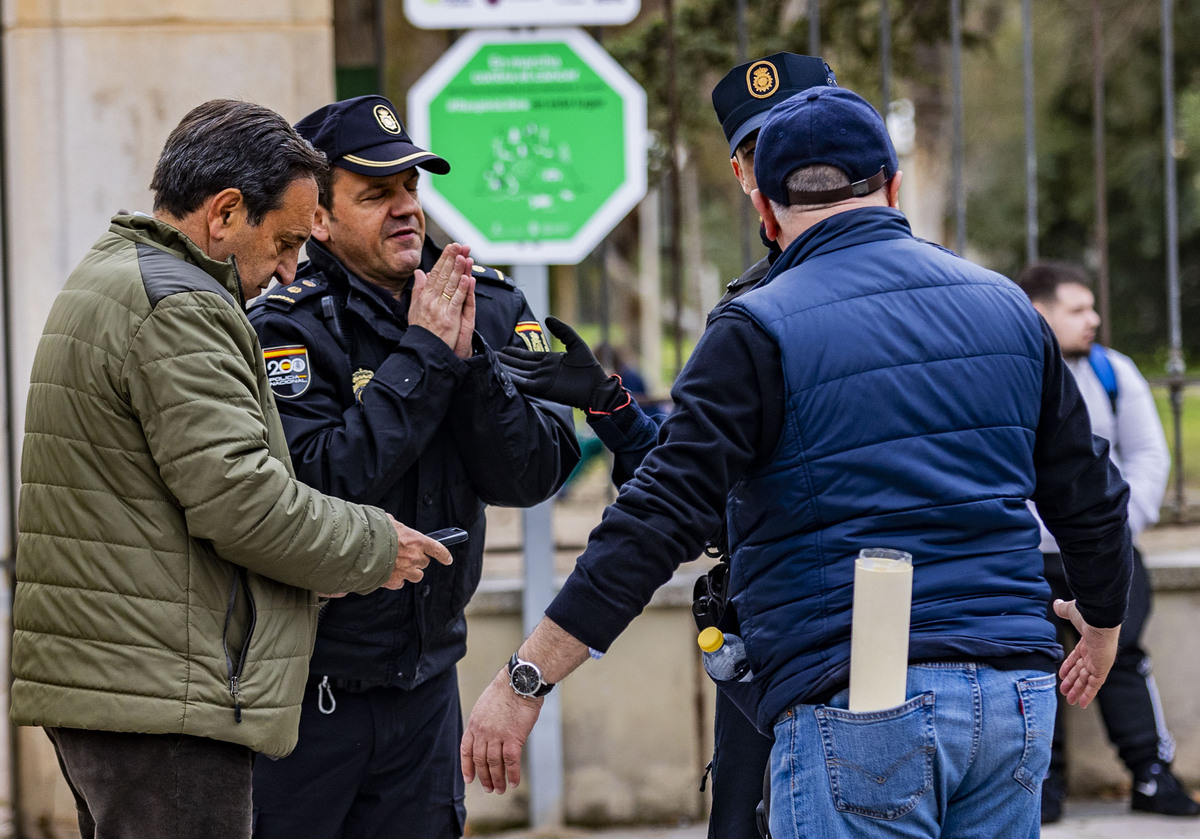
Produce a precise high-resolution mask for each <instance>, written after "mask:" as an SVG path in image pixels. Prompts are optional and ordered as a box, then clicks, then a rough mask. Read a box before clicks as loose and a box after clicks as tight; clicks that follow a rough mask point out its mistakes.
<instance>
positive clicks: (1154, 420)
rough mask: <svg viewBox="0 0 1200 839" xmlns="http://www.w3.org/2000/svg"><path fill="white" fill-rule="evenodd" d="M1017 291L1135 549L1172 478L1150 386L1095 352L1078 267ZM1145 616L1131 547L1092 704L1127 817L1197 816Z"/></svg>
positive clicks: (1107, 354)
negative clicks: (1114, 758)
mask: <svg viewBox="0 0 1200 839" xmlns="http://www.w3.org/2000/svg"><path fill="white" fill-rule="evenodd" d="M1017 285H1019V286H1021V288H1022V290H1023V291H1024V292H1025V293H1026V294H1027V295H1028V296H1029V299H1030V300H1031V301H1033V306H1034V308H1035V309H1037V310H1038V311H1039V312H1041V314H1042V316H1043V317H1044V318H1045V319H1046V322H1047V323H1048V324H1050V328H1051V329H1053V330H1054V336H1055V337H1056V338H1057V339H1058V345H1059V347H1060V348H1061V349H1062V353H1063V357H1064V358H1065V359H1066V364H1067V369H1068V370H1070V371H1071V373H1072V374H1073V375H1074V377H1075V381H1076V383H1077V384H1078V385H1079V390H1080V392H1081V393H1082V394H1083V399H1084V402H1085V403H1086V404H1087V408H1088V414H1089V415H1090V416H1091V421H1092V431H1093V432H1094V433H1095V434H1097V435H1099V436H1100V437H1103V438H1104V439H1105V440H1107V441H1108V445H1109V450H1108V451H1109V456H1110V457H1111V458H1112V461H1113V463H1115V464H1116V465H1117V468H1119V469H1120V470H1121V476H1122V477H1123V478H1124V479H1125V480H1126V481H1127V482H1128V484H1129V529H1130V531H1131V532H1132V534H1133V537H1134V538H1135V539H1136V538H1137V536H1138V534H1139V533H1141V532H1142V530H1144V529H1145V528H1146V527H1148V526H1150V525H1152V524H1154V523H1155V522H1156V521H1158V511H1159V507H1160V506H1161V505H1162V499H1163V493H1164V492H1165V491H1166V488H1167V478H1168V476H1169V475H1170V472H1171V455H1170V452H1169V451H1168V450H1167V440H1166V437H1165V435H1164V434H1163V428H1162V421H1161V420H1159V418H1158V410H1157V409H1156V408H1155V405H1154V397H1153V395H1151V393H1150V386H1149V384H1147V383H1146V380H1145V379H1144V378H1143V377H1142V374H1141V373H1140V372H1138V369H1137V367H1136V366H1135V365H1134V363H1133V362H1132V361H1130V360H1129V358H1127V357H1126V356H1124V355H1121V354H1120V353H1118V352H1116V351H1114V350H1111V349H1109V348H1108V347H1102V346H1100V345H1099V344H1097V343H1095V340H1096V329H1097V327H1099V325H1100V316H1099V315H1098V314H1096V310H1095V308H1094V306H1095V301H1096V298H1095V296H1094V295H1093V294H1092V289H1091V278H1090V277H1088V275H1087V272H1085V271H1084V270H1083V268H1082V267H1080V266H1078V265H1074V264H1071V263H1067V262H1038V263H1034V264H1033V265H1030V266H1029V267H1027V268H1026V269H1025V270H1024V271H1022V272H1021V274H1020V276H1018V277H1017ZM1041 549H1042V553H1043V554H1044V556H1045V562H1046V571H1045V573H1046V579H1047V580H1048V581H1049V583H1050V591H1051V595H1052V596H1053V597H1064V596H1065V594H1064V592H1066V591H1068V589H1067V580H1066V576H1065V574H1064V573H1063V561H1062V556H1061V555H1060V553H1059V550H1058V545H1057V544H1056V543H1055V541H1054V537H1053V536H1052V535H1051V534H1050V533H1049V531H1047V530H1046V528H1045V527H1043V528H1042V544H1041ZM1149 616H1150V577H1149V575H1148V574H1147V573H1146V566H1145V564H1144V563H1143V562H1142V555H1141V552H1139V551H1138V550H1137V548H1136V547H1135V548H1134V552H1133V584H1132V586H1131V587H1130V591H1129V611H1128V613H1127V614H1126V615H1125V622H1124V623H1123V624H1122V625H1121V638H1120V641H1119V642H1118V646H1117V659H1116V661H1115V662H1114V663H1113V668H1112V671H1111V672H1110V673H1109V674H1108V682H1107V683H1106V684H1105V685H1104V690H1102V691H1100V693H1099V695H1098V696H1097V697H1096V702H1097V704H1098V705H1099V706H1100V715H1101V718H1102V719H1103V720H1104V728H1105V730H1106V731H1107V732H1108V739H1109V740H1110V741H1111V742H1112V743H1113V745H1115V746H1116V747H1117V753H1118V754H1119V755H1120V757H1121V761H1122V762H1123V763H1124V764H1125V766H1126V767H1128V769H1129V771H1130V773H1131V774H1132V775H1133V798H1132V802H1131V803H1132V807H1133V809H1134V810H1142V811H1145V812H1148V813H1160V814H1162V815H1167V816H1200V804H1197V803H1196V801H1195V800H1193V799H1192V798H1191V797H1190V796H1189V795H1188V794H1187V791H1186V790H1185V789H1184V788H1183V785H1182V784H1180V782H1179V780H1178V779H1177V778H1176V777H1175V775H1174V774H1173V773H1172V772H1171V761H1172V760H1174V758H1175V740H1174V738H1173V737H1171V732H1170V731H1169V730H1168V729H1167V722H1166V720H1165V719H1164V717H1163V712H1162V701H1161V700H1160V698H1159V695H1158V688H1157V686H1156V685H1155V683H1154V676H1153V675H1152V674H1151V669H1152V668H1151V663H1150V656H1149V655H1148V654H1147V653H1146V651H1145V649H1144V648H1143V647H1142V640H1141V636H1142V630H1143V629H1144V628H1145V625H1146V619H1147V618H1149ZM1062 629H1063V630H1064V631H1066V630H1068V629H1069V626H1068V625H1063V626H1062ZM1063 741H1064V735H1063V724H1062V717H1061V716H1060V717H1059V724H1058V725H1056V726H1055V728H1054V750H1053V752H1052V753H1051V759H1050V772H1049V774H1048V775H1047V776H1046V780H1045V781H1044V782H1043V784H1042V824H1053V823H1054V822H1057V821H1058V820H1059V819H1061V818H1062V810H1063V800H1064V799H1065V797H1066V763H1067V760H1066V753H1065V748H1064V742H1063Z"/></svg>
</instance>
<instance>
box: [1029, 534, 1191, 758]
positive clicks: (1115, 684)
mask: <svg viewBox="0 0 1200 839" xmlns="http://www.w3.org/2000/svg"><path fill="white" fill-rule="evenodd" d="M1045 575H1046V580H1047V582H1049V583H1050V591H1051V593H1052V596H1053V597H1056V598H1061V599H1063V600H1070V599H1071V597H1072V595H1071V592H1070V589H1068V588H1067V580H1066V576H1065V575H1064V573H1063V564H1062V557H1061V556H1060V555H1059V554H1046V555H1045ZM1148 617H1150V577H1149V575H1148V574H1147V573H1146V566H1145V564H1144V563H1143V562H1142V555H1141V553H1140V552H1138V551H1137V550H1136V549H1135V550H1134V552H1133V582H1132V583H1131V584H1130V587H1129V610H1128V611H1127V612H1126V613H1125V621H1124V622H1123V623H1122V624H1121V636H1120V639H1119V640H1118V642H1117V658H1116V661H1115V662H1114V663H1113V667H1112V670H1111V671H1110V672H1109V674H1108V681H1106V682H1105V683H1104V687H1102V688H1101V689H1100V693H1099V694H1097V696H1096V704H1097V705H1098V706H1099V707H1100V716H1101V717H1102V718H1103V720H1104V728H1105V730H1106V731H1107V732H1108V739H1109V742H1111V743H1112V744H1113V745H1114V746H1116V747H1117V753H1118V754H1119V755H1120V758H1121V761H1122V762H1123V763H1124V764H1125V766H1126V767H1128V768H1129V771H1130V772H1132V773H1133V774H1134V775H1135V776H1136V775H1138V774H1140V773H1141V772H1142V771H1144V770H1145V769H1146V768H1147V767H1148V766H1149V765H1150V764H1152V763H1154V762H1155V761H1161V762H1163V763H1170V762H1171V761H1172V760H1173V759H1174V757H1175V742H1174V740H1173V739H1172V738H1171V733H1170V732H1169V731H1168V730H1167V726H1166V721H1165V720H1164V719H1163V717H1162V712H1161V708H1162V705H1161V703H1160V702H1159V698H1158V689H1157V688H1156V687H1155V684H1154V679H1153V677H1152V676H1151V675H1150V656H1148V655H1147V654H1146V651H1145V650H1144V649H1142V629H1143V628H1144V627H1145V625H1146V619H1147V618H1148ZM1050 618H1051V620H1053V621H1054V622H1055V623H1056V624H1057V625H1058V627H1059V636H1060V638H1061V639H1063V641H1064V645H1067V644H1068V643H1071V642H1073V641H1074V640H1075V637H1076V636H1075V632H1074V628H1073V627H1071V626H1070V624H1069V623H1067V622H1066V621H1063V620H1061V619H1060V618H1058V617H1057V616H1056V615H1055V614H1054V610H1053V608H1051V609H1050ZM1058 701H1059V707H1058V720H1059V721H1060V722H1059V724H1057V725H1055V728H1054V744H1053V746H1054V747H1053V751H1052V753H1051V758H1050V771H1051V772H1052V773H1055V772H1057V773H1059V774H1060V775H1062V774H1064V773H1065V769H1066V755H1065V749H1064V739H1065V738H1064V734H1063V726H1062V724H1061V720H1062V719H1063V716H1064V709H1065V707H1066V700H1065V699H1064V697H1063V696H1062V695H1061V694H1059V697H1058Z"/></svg>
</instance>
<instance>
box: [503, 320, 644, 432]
mask: <svg viewBox="0 0 1200 839" xmlns="http://www.w3.org/2000/svg"><path fill="white" fill-rule="evenodd" d="M546 327H547V328H548V329H549V330H550V333H551V334H552V335H554V337H555V338H557V339H558V340H560V341H562V342H563V345H564V346H566V348H567V351H566V352H531V351H530V350H526V349H520V348H517V347H505V348H504V349H502V350H500V351H499V352H497V353H496V360H497V361H499V362H500V366H501V367H503V368H504V370H505V372H507V373H508V375H509V376H511V377H512V380H513V384H515V385H516V386H517V389H518V390H520V391H521V392H522V393H524V394H527V395H529V396H537V397H540V398H542V399H548V400H549V401H551V402H557V403H558V404H560V405H570V406H572V407H574V408H579V409H580V410H583V411H588V410H590V411H592V412H594V413H608V412H610V411H613V410H615V409H616V408H619V407H621V405H622V404H623V403H624V402H625V401H626V400H627V398H628V397H627V395H626V393H625V389H624V388H623V387H621V379H620V377H618V376H610V375H608V374H607V373H605V372H604V368H603V367H601V366H600V362H599V361H597V360H596V356H594V355H593V354H592V350H591V348H590V347H588V345H587V343H586V342H585V341H584V340H583V339H582V338H580V337H579V336H578V335H577V334H576V333H575V330H574V329H572V328H571V327H569V326H567V325H566V324H565V323H563V322H562V321H561V320H559V319H558V318H554V317H548V318H546Z"/></svg>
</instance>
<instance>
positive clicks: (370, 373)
mask: <svg viewBox="0 0 1200 839" xmlns="http://www.w3.org/2000/svg"><path fill="white" fill-rule="evenodd" d="M373 378H375V371H374V370H367V369H366V368H365V367H359V368H358V369H357V370H355V371H354V373H353V374H352V375H351V376H350V387H351V388H352V389H353V390H354V398H355V399H357V400H358V401H359V403H360V404H361V403H362V390H363V388H364V387H366V386H367V382H369V381H371V379H373Z"/></svg>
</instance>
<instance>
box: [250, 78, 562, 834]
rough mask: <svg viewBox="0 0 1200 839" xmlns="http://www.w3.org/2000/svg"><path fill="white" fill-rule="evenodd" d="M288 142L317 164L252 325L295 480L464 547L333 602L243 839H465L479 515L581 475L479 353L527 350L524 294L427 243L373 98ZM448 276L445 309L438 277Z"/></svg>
mask: <svg viewBox="0 0 1200 839" xmlns="http://www.w3.org/2000/svg"><path fill="white" fill-rule="evenodd" d="M296 130H297V131H299V133H300V134H301V135H302V136H304V137H305V138H307V139H308V140H309V141H311V142H312V144H313V145H314V146H315V147H316V148H318V149H320V150H321V151H323V152H325V154H326V156H328V158H329V160H330V163H331V164H332V167H333V171H332V176H331V178H330V180H329V183H328V184H326V186H325V188H324V189H323V190H322V193H321V199H320V204H319V206H318V208H317V212H316V221H315V223H314V225H313V240H312V241H311V242H310V243H309V246H308V256H309V261H308V263H306V264H305V265H303V266H301V268H300V270H299V272H298V274H297V277H296V280H295V282H293V283H290V284H288V285H286V286H283V287H280V288H277V289H274V290H273V291H271V292H270V293H268V294H267V296H266V299H265V301H264V302H263V304H262V305H260V306H258V307H256V308H255V309H254V311H253V312H252V314H251V321H252V322H253V324H254V327H255V329H256V330H257V331H258V333H259V336H260V338H261V341H262V345H263V352H264V354H265V355H266V357H267V360H268V365H270V367H269V369H270V370H271V372H272V379H271V384H272V388H273V390H274V392H275V397H276V399H277V401H278V403H279V410H280V413H281V414H282V417H283V426H284V429H285V431H286V433H287V438H288V443H289V446H290V448H291V452H292V459H293V460H294V461H295V464H296V469H297V471H298V473H299V474H300V475H302V476H303V479H304V480H306V481H308V482H309V483H311V484H313V485H314V486H317V487H321V488H323V489H324V490H325V491H326V492H329V493H331V494H334V495H338V496H340V497H342V498H347V499H351V500H355V501H367V500H370V501H371V502H372V503H375V504H378V505H380V506H381V507H383V508H384V509H386V510H388V511H389V512H391V513H392V514H393V515H395V516H396V518H398V519H399V520H401V521H403V522H406V523H407V524H409V525H411V526H412V527H415V528H416V529H418V530H420V531H423V532H429V531H433V530H439V529H442V528H446V527H459V528H462V529H464V530H466V531H467V532H468V534H469V540H468V541H467V542H466V543H465V544H461V545H458V546H456V547H453V548H452V549H451V551H452V553H453V554H454V564H453V565H452V566H451V567H448V568H442V567H440V566H439V567H437V568H435V569H431V570H430V572H429V573H427V574H426V577H425V579H424V580H423V581H422V582H421V583H419V584H418V585H414V586H408V587H406V588H405V589H403V590H402V591H398V592H394V593H393V592H389V593H387V594H379V595H374V596H368V597H357V596H349V597H346V598H343V599H339V600H335V601H333V602H331V603H330V604H329V605H328V606H327V607H326V609H325V611H324V613H323V614H322V616H321V621H320V624H319V626H318V633H317V643H316V650H315V652H314V655H313V659H312V664H311V667H310V670H309V683H308V689H307V692H306V694H305V698H304V705H303V711H302V715H301V718H300V745H299V747H298V748H297V749H296V751H295V752H294V753H293V754H292V755H291V756H290V757H288V758H287V759H285V760H281V761H260V762H259V763H258V765H257V766H256V767H255V773H254V810H255V833H254V835H255V836H256V837H258V839H276V837H287V838H288V839H292V837H297V836H303V837H306V839H334V837H343V836H345V837H354V838H355V839H371V837H391V836H395V835H397V831H400V832H403V833H404V834H405V835H411V836H420V837H422V839H455V838H456V837H459V836H461V835H462V832H463V823H464V819H465V811H464V808H463V784H462V778H461V776H460V774H459V773H458V772H457V771H456V769H457V768H456V765H455V748H456V745H457V743H458V742H459V739H460V737H461V732H462V712H461V706H460V702H459V696H458V680H457V675H456V671H455V664H456V663H457V662H458V660H459V659H460V658H462V656H463V654H464V652H465V651H466V619H465V617H464V615H463V610H464V608H465V607H466V604H467V601H468V600H469V599H470V597H471V595H472V594H473V593H474V591H475V588H476V586H477V585H478V583H479V577H480V572H481V570H482V561H483V546H484V505H485V504H504V505H510V506H528V505H532V504H536V503H538V502H540V501H543V500H544V499H546V498H548V497H550V496H551V495H553V493H554V492H555V490H557V489H558V487H559V486H560V485H561V484H562V482H563V480H564V479H565V478H566V476H567V474H568V473H569V472H570V471H571V468H572V467H573V466H574V465H575V462H576V460H577V459H578V457H579V449H578V446H577V444H576V442H575V434H574V431H573V429H572V427H571V422H570V415H569V412H568V411H564V410H563V409H562V408H560V407H559V406H553V405H549V404H548V403H540V402H538V401H537V400H534V399H531V398H529V397H527V396H525V395H523V394H521V393H519V392H518V391H517V390H516V388H515V387H514V386H513V385H512V383H511V382H510V381H508V379H507V378H506V377H505V376H504V375H503V374H502V372H501V371H500V369H499V367H498V366H497V364H496V360H495V351H496V350H497V349H499V348H502V347H505V346H509V345H521V346H524V347H529V348H534V349H545V340H544V338H543V335H542V332H541V328H540V326H539V324H538V321H537V320H536V318H535V317H534V314H533V313H532V312H531V311H530V310H529V306H528V305H527V304H526V302H525V299H524V297H523V295H522V294H521V293H520V292H519V291H518V290H517V289H516V288H515V287H514V286H513V285H512V283H510V282H509V281H508V280H507V279H506V278H505V277H503V276H502V275H501V274H500V273H499V272H497V271H494V270H491V269H487V268H483V267H482V266H479V265H473V264H471V260H470V258H469V253H468V250H467V248H466V247H464V246H462V245H459V244H457V243H452V244H450V245H448V246H447V247H446V248H445V249H444V250H439V248H437V247H436V246H435V245H434V244H433V242H432V241H431V240H430V239H429V238H427V237H426V235H425V217H424V215H423V213H422V210H421V204H420V201H419V199H418V197H417V185H418V181H419V178H420V169H425V170H428V171H430V172H434V173H439V174H440V173H445V172H446V171H448V170H449V164H448V163H447V162H446V161H445V160H443V159H442V158H440V157H438V156H437V155H435V154H433V153H431V152H428V151H426V150H424V149H420V148H418V147H416V146H415V145H413V143H412V141H411V140H410V139H409V137H408V134H407V133H406V132H405V130H404V126H403V125H401V123H400V121H399V119H398V118H397V117H396V113H395V109H394V108H393V107H392V104H391V103H390V102H389V101H388V100H387V99H385V98H383V97H382V96H363V97H358V98H355V99H349V100H345V101H342V102H336V103H334V104H332V105H328V106H326V107H323V108H320V109H319V110H317V111H315V112H314V113H312V114H310V115H309V116H307V117H305V118H304V119H302V120H301V121H300V122H299V123H297V124H296ZM464 264H466V266H467V268H468V271H469V273H470V274H471V276H472V277H473V279H474V282H473V283H471V284H470V286H469V287H468V288H466V289H465V293H464V294H459V293H457V292H455V293H452V294H446V293H443V292H442V291H441V288H442V285H443V283H442V280H441V277H442V276H443V275H444V274H446V273H447V272H450V273H453V272H455V271H458V270H460V266H462V265H464Z"/></svg>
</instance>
